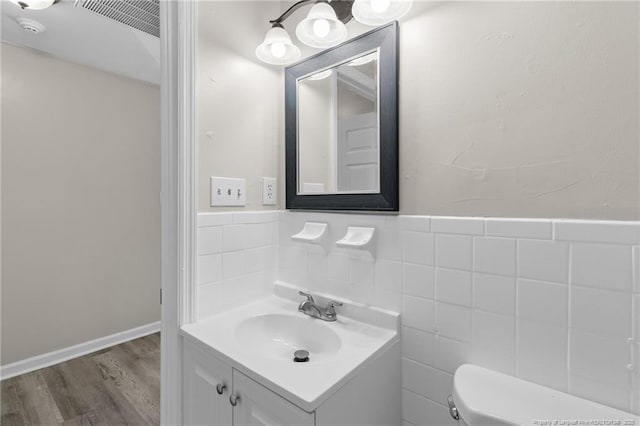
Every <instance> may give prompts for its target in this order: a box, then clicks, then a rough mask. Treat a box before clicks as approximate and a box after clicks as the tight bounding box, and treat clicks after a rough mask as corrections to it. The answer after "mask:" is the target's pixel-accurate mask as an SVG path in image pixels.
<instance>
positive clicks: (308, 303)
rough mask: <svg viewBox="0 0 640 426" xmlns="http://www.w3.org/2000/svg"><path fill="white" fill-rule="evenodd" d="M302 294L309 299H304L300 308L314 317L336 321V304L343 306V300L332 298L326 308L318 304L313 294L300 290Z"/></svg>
mask: <svg viewBox="0 0 640 426" xmlns="http://www.w3.org/2000/svg"><path fill="white" fill-rule="evenodd" d="M298 294H299V295H300V296H305V297H306V298H307V300H303V301H302V303H300V306H298V310H299V311H300V312H302V313H303V314H305V315H309V316H310V317H313V318H319V319H321V320H323V321H335V320H336V319H337V318H338V316H337V314H336V306H342V302H338V301H336V300H331V301H329V303H327V306H325V307H324V308H323V307H322V306H319V305H318V304H316V302H315V300H313V296H312V295H310V294H309V293H305V292H304V291H299V292H298Z"/></svg>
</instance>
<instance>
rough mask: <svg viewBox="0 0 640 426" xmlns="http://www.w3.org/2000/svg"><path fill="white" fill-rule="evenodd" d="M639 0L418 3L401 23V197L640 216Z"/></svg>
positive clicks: (435, 208)
mask: <svg viewBox="0 0 640 426" xmlns="http://www.w3.org/2000/svg"><path fill="white" fill-rule="evenodd" d="M638 22H639V21H638V3H637V2H627V3H625V2H496V3H491V2H442V3H417V4H416V5H415V6H414V10H413V13H412V16H411V17H409V19H407V20H404V21H402V22H401V27H400V40H401V44H400V55H401V56H400V84H401V90H400V171H401V179H400V206H401V211H402V212H403V213H408V214H439V215H454V216H465V215H468V216H510V217H551V218H554V217H567V218H599V219H638V218H639V217H640V206H639V198H638V191H639V186H638V174H639V166H638V165H639V163H640V161H639V158H638V155H639V153H638V145H639V134H638V129H639V111H638V101H639V97H638V96H639V90H640V87H639V85H638V59H639V56H638V55H639V51H640V47H639V45H638V40H639V32H638V26H639V24H638Z"/></svg>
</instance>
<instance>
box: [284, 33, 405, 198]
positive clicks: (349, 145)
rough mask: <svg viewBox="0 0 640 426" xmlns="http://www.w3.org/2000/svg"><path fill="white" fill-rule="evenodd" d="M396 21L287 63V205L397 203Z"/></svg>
mask: <svg viewBox="0 0 640 426" xmlns="http://www.w3.org/2000/svg"><path fill="white" fill-rule="evenodd" d="M397 33H398V26H397V23H395V22H394V23H392V24H389V25H386V26H384V27H380V28H377V29H375V30H373V31H370V32H368V33H366V34H363V35H361V36H359V37H356V38H354V39H352V40H350V41H347V42H345V43H343V44H341V45H338V46H336V47H334V48H331V49H327V50H325V51H323V52H320V53H319V54H317V55H314V56H312V57H310V58H308V59H306V60H304V61H302V62H299V63H298V64H295V65H292V66H290V67H288V68H286V70H285V96H286V98H285V121H286V198H287V201H286V205H287V208H289V209H313V210H374V211H380V210H383V211H397V210H398V79H397V75H398V58H397V43H398V34H397Z"/></svg>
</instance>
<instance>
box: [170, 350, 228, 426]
mask: <svg viewBox="0 0 640 426" xmlns="http://www.w3.org/2000/svg"><path fill="white" fill-rule="evenodd" d="M231 384H232V370H231V367H229V366H228V365H227V364H225V363H223V362H222V361H220V360H219V359H217V358H216V357H214V356H211V355H209V354H207V353H205V351H202V350H199V349H198V348H196V347H193V346H191V345H188V344H187V343H186V342H185V344H184V346H183V351H182V419H183V424H185V425H211V426H231V424H232V419H233V411H232V407H231V404H230V403H229V395H230V394H231Z"/></svg>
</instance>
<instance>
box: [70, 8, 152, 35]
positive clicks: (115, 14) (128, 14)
mask: <svg viewBox="0 0 640 426" xmlns="http://www.w3.org/2000/svg"><path fill="white" fill-rule="evenodd" d="M75 5H76V6H78V7H82V8H84V9H87V10H90V11H91V12H93V13H97V14H98V15H102V16H105V17H107V18H109V19H113V20H114V21H117V22H120V23H122V24H125V25H127V26H129V27H131V28H135V29H136V30H140V31H144V32H145V33H147V34H151V35H152V36H155V37H160V0H76V2H75Z"/></svg>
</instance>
